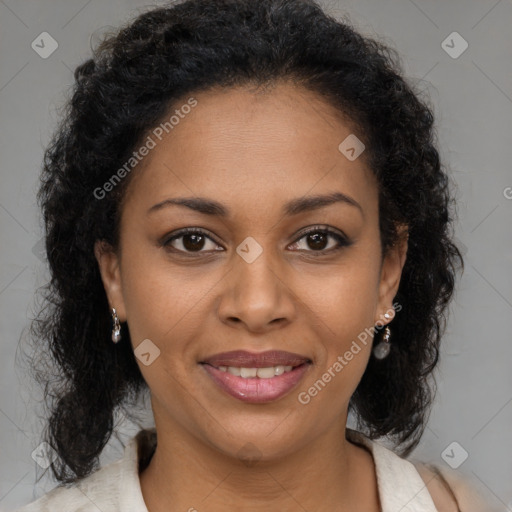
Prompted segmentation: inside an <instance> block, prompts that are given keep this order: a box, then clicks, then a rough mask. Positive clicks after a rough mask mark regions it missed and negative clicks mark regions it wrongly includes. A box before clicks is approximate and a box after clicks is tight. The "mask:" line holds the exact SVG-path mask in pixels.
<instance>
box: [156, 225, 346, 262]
mask: <svg viewBox="0 0 512 512" xmlns="http://www.w3.org/2000/svg"><path fill="white" fill-rule="evenodd" d="M312 233H322V234H324V235H329V236H331V237H333V238H334V239H335V240H336V241H337V242H338V246H337V247H334V248H331V249H327V250H324V249H322V250H318V251H313V250H306V251H305V252H307V253H312V254H311V256H313V257H318V256H325V255H329V254H331V253H333V252H337V251H339V250H340V249H343V248H344V247H348V246H350V245H352V242H351V241H350V240H349V239H348V238H347V237H345V236H344V235H341V234H339V233H338V232H336V231H333V230H331V229H329V228H325V227H321V226H314V227H312V228H310V229H308V230H307V231H304V232H302V233H301V234H300V236H299V238H297V239H296V240H295V241H294V242H293V243H292V245H293V244H296V243H297V242H299V241H300V240H302V239H303V238H304V237H306V236H307V235H310V234H312ZM188 234H195V235H203V236H205V237H206V238H208V239H209V240H211V241H212V242H214V243H215V244H217V245H220V244H218V242H217V241H215V240H214V239H213V238H212V237H211V236H209V235H208V233H207V232H206V231H204V230H203V229H201V228H183V229H180V230H179V231H178V232H177V233H175V234H174V235H173V236H172V237H170V238H164V240H163V241H162V242H161V245H162V246H163V247H164V248H169V250H172V251H173V252H177V253H180V254H184V255H187V256H192V257H194V256H195V255H197V254H201V253H202V252H207V251H196V252H193V251H189V252H187V251H182V250H181V249H176V248H174V247H169V246H170V244H171V242H173V241H174V240H177V239H179V238H181V237H183V236H184V235H188Z"/></svg>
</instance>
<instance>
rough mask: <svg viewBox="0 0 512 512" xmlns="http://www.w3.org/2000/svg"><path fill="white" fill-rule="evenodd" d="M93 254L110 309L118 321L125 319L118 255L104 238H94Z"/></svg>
mask: <svg viewBox="0 0 512 512" xmlns="http://www.w3.org/2000/svg"><path fill="white" fill-rule="evenodd" d="M94 255H95V256H96V260H97V261H98V266H99V269H100V274H101V280H102V281H103V286H104V288H105V293H106V294H107V299H108V303H109V305H110V309H112V308H115V309H116V312H117V316H118V317H119V321H120V322H125V321H126V309H125V304H124V298H123V292H122V288H121V272H120V268H119V263H120V262H119V257H118V255H117V254H116V252H115V251H114V249H113V248H112V246H111V245H110V244H109V243H107V242H106V241H104V240H96V242H95V244H94Z"/></svg>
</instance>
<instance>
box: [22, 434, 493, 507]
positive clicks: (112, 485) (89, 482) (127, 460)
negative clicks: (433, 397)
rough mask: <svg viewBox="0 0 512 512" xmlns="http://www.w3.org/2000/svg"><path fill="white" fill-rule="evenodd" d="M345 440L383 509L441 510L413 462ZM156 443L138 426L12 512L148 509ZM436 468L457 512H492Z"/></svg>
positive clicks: (362, 440)
mask: <svg viewBox="0 0 512 512" xmlns="http://www.w3.org/2000/svg"><path fill="white" fill-rule="evenodd" d="M347 438H348V439H349V440H350V441H353V442H354V443H356V444H360V445H362V446H365V447H366V448H368V450H369V451H370V452H371V454H372V456H373V459H374V463H375V469H376V474H377V485H378V492H379V498H380V502H381V506H382V512H445V511H444V510H442V511H441V510H438V509H436V507H435V506H434V502H433V500H432V497H431V495H430V494H429V492H428V490H427V488H426V486H425V482H424V481H423V480H422V478H421V476H420V474H419V472H418V471H417V469H416V467H415V465H414V464H413V463H412V462H410V461H408V460H406V459H403V458H401V457H399V456H398V455H397V454H395V453H394V452H393V451H391V450H389V449H388V448H386V447H384V446H382V445H381V444H379V443H377V442H375V441H373V440H371V439H369V438H368V437H366V436H365V435H364V434H362V433H361V432H357V431H355V430H352V429H348V428H347ZM155 446H156V431H155V429H154V428H153V429H149V430H141V431H140V432H139V433H138V434H137V435H136V436H134V437H133V438H132V439H131V440H130V441H129V443H128V444H127V445H126V447H125V449H124V455H123V457H122V458H121V459H120V460H118V461H116V462H113V463H111V464H108V465H106V466H104V467H103V468H100V469H98V470H97V471H95V472H94V473H92V474H91V475H89V476H88V477H86V478H83V479H82V480H80V481H78V482H77V483H74V484H68V485H59V486H57V487H56V488H54V489H52V490H51V491H50V492H48V493H47V494H45V495H44V496H42V497H40V498H39V499H37V500H36V501H34V502H32V503H30V504H29V505H26V506H24V507H22V508H20V509H18V510H17V511H15V512H57V511H58V512H61V511H63V512H98V511H101V512H148V509H147V507H146V505H145V503H144V499H143V496H142V492H141V488H140V481H139V463H141V464H145V463H147V461H148V459H150V457H151V455H152V454H153V451H154V449H155ZM438 469H439V470H440V471H441V473H442V475H443V477H444V478H445V479H446V481H447V482H448V483H449V485H450V487H451V489H452V492H453V494H454V496H455V497H456V499H457V502H458V505H459V509H460V511H461V512H493V510H494V509H492V508H491V506H490V505H488V504H486V503H485V502H484V501H483V499H482V498H481V496H482V495H481V494H478V495H477V494H476V492H475V489H474V487H473V485H472V484H471V486H470V484H469V482H468V481H467V480H461V479H460V476H459V475H458V473H457V472H456V471H454V470H450V469H444V468H438ZM478 500H480V501H478ZM453 510H455V511H456V509H453ZM449 512H451V510H450V511H449Z"/></svg>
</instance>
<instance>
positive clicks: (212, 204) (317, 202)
mask: <svg viewBox="0 0 512 512" xmlns="http://www.w3.org/2000/svg"><path fill="white" fill-rule="evenodd" d="M335 203H342V204H348V205H350V206H354V207H355V208H357V209H359V211H360V213H361V215H362V216H363V217H364V211H363V208H362V207H361V205H360V204H359V203H358V202H357V201H356V200H355V199H353V198H352V197H350V196H347V195H346V194H343V193H341V192H333V193H332V194H324V195H316V196H306V197H299V198H297V199H292V200H291V201H289V202H287V203H285V205H284V206H283V213H284V215H285V216H292V215H298V214H299V213H303V212H307V211H312V210H317V209H319V208H324V207H326V206H329V205H331V204H335ZM172 205H177V206H184V207H186V208H189V209H191V210H194V211H196V212H199V213H202V214H205V215H217V216H219V217H228V216H229V215H230V210H229V208H227V207H226V206H224V205H223V204H221V203H219V202H217V201H214V200H213V199H207V198H204V197H175V198H170V199H165V200H164V201H161V202H159V203H157V204H155V205H153V206H152V207H151V208H150V209H149V210H148V211H147V214H150V213H153V212H155V211H158V210H161V209H162V208H165V207H167V206H172Z"/></svg>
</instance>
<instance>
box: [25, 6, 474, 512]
mask: <svg viewBox="0 0 512 512" xmlns="http://www.w3.org/2000/svg"><path fill="white" fill-rule="evenodd" d="M75 78H76V84H75V89H74V92H73V97H72V99H71V101H70V103H69V108H68V110H67V112H66V117H65V120H64V121H63V123H62V125H61V127H60V128H59V130H58V132H57V133H56V134H55V136H54V139H53V141H52V143H51V145H50V147H49V148H48V150H47V152H46V154H45V161H44V171H43V176H42V185H41V190H40V194H39V199H40V202H41V206H42V209H43V212H44V219H45V223H46V229H47V231H46V237H47V238H46V240H47V242H46V250H47V254H48V259H49V263H50V268H51V272H52V280H51V283H50V286H49V288H48V291H47V300H48V301H49V303H51V304H52V307H51V308H45V309H44V310H43V311H42V312H41V316H40V318H39V321H38V322H35V323H34V325H33V334H34V338H35V339H39V340H46V341H47V343H48V345H47V347H48V348H49V350H48V348H47V353H49V354H51V357H52V358H53V360H54V361H55V363H56V364H57V365H58V368H59V372H60V377H61V380H60V381H59V382H57V383H55V388H54V390H53V391H50V390H49V391H48V393H49V396H53V397H54V402H53V409H52V414H51V417H50V420H49V425H48V430H47V437H46V439H47V441H48V443H49V445H51V446H52V447H53V448H54V449H55V453H56V458H55V460H54V461H53V464H52V466H51V469H52V471H53V474H54V476H55V477H56V479H57V480H58V481H60V482H61V483H62V484H69V485H66V486H65V485H61V486H59V487H57V488H55V489H54V490H53V491H51V492H50V493H48V494H47V495H45V496H43V497H42V498H40V499H39V500H37V501H35V502H34V503H32V504H31V505H28V506H27V507H25V508H22V509H21V510H22V511H24V512H29V511H30V512H32V511H42V510H66V511H72V510H77V511H78V510H80V511H89V510H91V511H92V510H95V511H96V510H101V511H102V512H110V511H114V510H115V511H123V512H127V511H146V512H147V511H149V512H160V511H175V510H176V511H177V510H189V511H193V510H199V511H200V510H209V511H218V510H233V509H240V510H263V509H265V510H276V511H277V510H279V511H283V510H285V511H288V510H289V511H292V510H309V511H313V510H320V509H322V510H324V509H327V510H337V511H354V510H364V511H365V512H377V511H383V512H396V511H398V510H402V511H415V512H427V511H429V512H434V511H435V510H439V511H448V510H449V511H451V510H459V509H460V510H463V511H465V512H466V511H472V510H483V508H482V507H483V505H482V502H481V503H480V504H476V499H477V497H476V495H473V493H472V491H470V486H469V484H468V483H467V482H464V481H459V480H458V479H457V473H456V472H448V471H447V470H446V469H444V468H442V467H436V466H430V467H429V466H427V465H421V464H419V463H418V464H416V465H414V464H413V463H412V462H410V461H408V460H406V459H405V457H407V455H408V454H410V452H411V451H412V449H413V448H414V447H415V446H416V445H417V444H418V442H419V440H420V438H421V435H422V432H423V430H424V428H425V425H426V420H427V418H428V411H429V407H430V405H431V403H432V400H433V395H434V391H433V384H434V383H433V382H432V371H433V369H434V368H435V366H436V363H437V361H438V355H439V345H440V340H441V335H442V332H443V329H444V326H445V322H446V316H445V315H446V309H447V306H448V304H449V301H450V299H451V297H452V293H453V290H454V281H455V275H456V271H457V269H458V268H462V256H461V254H460V252H459V251H458V249H457V247H456V246H455V245H454V243H453V242H452V240H451V222H452V213H451V211H450V203H451V201H452V198H451V193H450V189H449V180H448V177H447V175H446V173H445V172H444V171H443V169H442V166H441V163H440V160H439V155H438V151H437V149H436V147H435V145H434V143H433V116H432V113H431V110H430V108H429V107H428V106H427V105H426V103H424V102H422V101H421V100H420V99H419V98H418V96H417V95H416V94H415V93H414V92H413V90H412V89H411V87H410V86H409V85H408V84H407V83H406V81H405V80H404V79H403V78H402V77H401V72H400V67H399V64H398V59H397V58H396V56H395V54H394V53H393V52H392V50H390V49H389V48H387V47H385V46H383V45H382V44H380V43H377V42H375V41H372V40H370V39H367V38H363V37H362V36H361V35H359V34H357V33H356V32H355V31H354V30H353V29H352V28H351V27H350V26H349V25H348V24H345V23H341V22H339V21H337V20H335V19H333V18H330V17H328V16H326V15H325V14H324V13H323V12H322V10H321V9H320V7H319V6H318V5H317V4H315V3H314V2H312V1H309V0H306V1H302V0H261V1H258V2H254V1H250V0H214V1H212V0H189V1H185V2H181V3H178V4H175V5H172V6H167V7H161V8H157V9H153V10H151V11H149V12H147V13H145V14H142V15H140V16H139V17H138V18H137V19H136V20H135V21H134V22H132V23H131V24H129V25H127V26H126V27H125V28H123V29H122V30H120V31H119V33H118V34H114V35H111V36H110V37H108V38H107V39H106V40H105V41H103V42H102V44H101V45H100V46H99V47H98V48H97V49H96V50H95V54H94V56H93V58H91V59H89V60H88V61H86V62H85V63H83V64H82V65H80V66H79V67H78V68H77V69H76V72H75ZM145 390H149V393H150V397H151V406H152V411H153V415H154V420H155V428H154V429H149V430H147V429H146V430H144V429H142V430H141V431H140V432H139V434H138V435H137V436H135V437H134V438H133V439H132V440H131V442H130V443H129V444H128V446H127V447H126V450H125V455H124V457H123V458H122V459H121V460H119V461H118V462H115V463H113V464H110V465H107V466H105V467H103V468H101V469H98V468H97V466H98V457H99V455H100V454H101V453H102V450H103V448H104V446H105V444H106V443H107V442H108V440H109V438H110V437H111V435H112V434H113V432H114V431H115V429H114V424H113V416H114V413H116V412H118V411H119V410H123V408H124V409H125V410H126V413H127V414H130V413H132V412H134V411H133V410H131V407H130V406H129V405H128V404H129V403H132V399H133V398H136V397H137V396H139V395H140V394H141V393H142V392H144V391H145ZM349 412H351V413H352V414H353V415H354V417H355V418H356V419H357V424H358V429H357V430H353V429H350V428H347V419H348V416H349ZM382 436H388V437H389V438H390V439H392V440H393V443H394V450H395V451H396V453H395V451H392V450H391V449H390V448H386V447H384V446H383V445H382V444H379V443H377V442H376V439H377V438H379V437H382ZM157 441H158V442H157Z"/></svg>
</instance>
